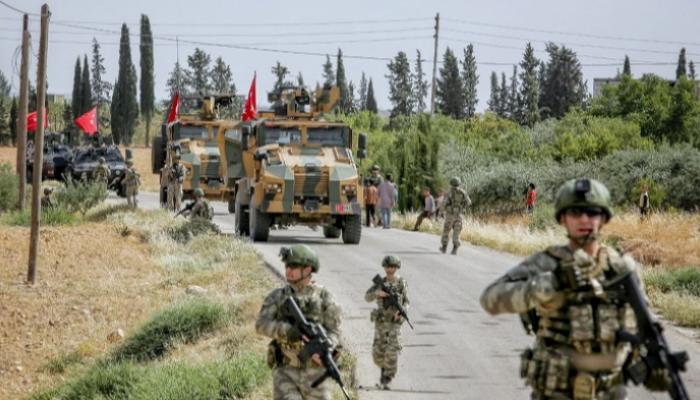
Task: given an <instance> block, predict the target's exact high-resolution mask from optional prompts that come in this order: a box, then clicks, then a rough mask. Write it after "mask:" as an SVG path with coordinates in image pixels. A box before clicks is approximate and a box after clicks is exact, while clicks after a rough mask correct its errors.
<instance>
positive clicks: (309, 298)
mask: <svg viewBox="0 0 700 400" xmlns="http://www.w3.org/2000/svg"><path fill="white" fill-rule="evenodd" d="M280 255H281V256H282V261H283V262H284V266H285V275H286V278H287V283H288V284H287V285H285V286H284V287H281V288H278V289H275V290H273V291H272V292H271V293H270V294H269V295H268V296H267V298H265V302H264V303H263V306H262V308H261V310H260V314H259V315H258V320H257V321H256V323H255V329H256V331H257V332H258V333H259V334H261V335H265V336H268V337H270V338H272V341H271V342H270V346H269V348H268V365H269V366H270V367H271V368H272V384H273V398H274V399H275V400H287V399H288V400H292V399H293V400H298V399H306V400H330V398H331V390H330V382H329V380H325V381H324V382H323V383H321V384H320V385H319V386H317V387H315V388H312V387H311V384H312V383H313V382H314V381H315V380H316V379H318V378H319V377H321V376H323V375H324V374H325V372H326V371H325V368H323V367H322V366H321V365H322V364H321V359H320V357H319V355H318V354H314V355H313V357H311V358H310V359H308V360H307V361H306V362H302V361H301V360H299V352H300V351H301V349H302V347H303V345H304V343H305V342H306V341H307V340H308V338H306V337H304V336H302V334H301V332H300V331H299V329H297V328H296V327H295V326H294V325H292V324H290V323H289V322H288V316H287V315H286V314H285V309H284V307H283V306H282V305H283V303H284V301H285V300H286V299H287V298H288V297H290V296H291V297H292V298H294V300H296V302H297V304H298V305H299V308H300V309H301V311H302V313H303V314H304V316H305V317H306V319H307V320H309V321H310V322H314V323H318V324H320V325H322V326H323V328H324V329H325V330H326V333H327V334H328V338H329V339H330V341H331V342H332V343H331V344H332V346H333V347H337V346H338V344H339V340H340V306H339V305H338V303H336V301H335V299H334V298H333V296H332V295H331V293H330V292H329V291H328V290H326V289H325V288H323V287H322V286H319V285H316V284H315V283H314V282H312V280H311V278H312V276H311V275H312V274H313V273H316V272H318V270H319V267H320V265H319V262H318V257H317V256H316V253H315V252H314V251H313V250H312V249H311V248H310V247H308V246H306V245H295V246H292V247H291V248H284V247H283V248H282V251H281V252H280Z"/></svg>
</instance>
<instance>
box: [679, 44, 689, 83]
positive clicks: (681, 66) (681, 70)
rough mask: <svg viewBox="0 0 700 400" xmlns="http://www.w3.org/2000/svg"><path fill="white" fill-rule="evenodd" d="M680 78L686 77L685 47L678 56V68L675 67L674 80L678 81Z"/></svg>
mask: <svg viewBox="0 0 700 400" xmlns="http://www.w3.org/2000/svg"><path fill="white" fill-rule="evenodd" d="M681 76H687V73H686V69H685V47H683V48H681V52H680V54H678V67H676V79H680V78H681Z"/></svg>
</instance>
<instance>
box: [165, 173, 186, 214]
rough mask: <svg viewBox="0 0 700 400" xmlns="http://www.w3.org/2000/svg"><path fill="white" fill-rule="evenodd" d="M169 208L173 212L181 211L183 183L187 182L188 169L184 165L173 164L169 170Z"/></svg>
mask: <svg viewBox="0 0 700 400" xmlns="http://www.w3.org/2000/svg"><path fill="white" fill-rule="evenodd" d="M167 172H168V207H169V208H170V209H171V210H175V211H179V210H180V202H181V201H182V182H184V180H185V174H186V173H187V168H185V166H184V165H182V164H180V163H179V162H178V163H173V165H172V166H171V167H170V168H168V170H167Z"/></svg>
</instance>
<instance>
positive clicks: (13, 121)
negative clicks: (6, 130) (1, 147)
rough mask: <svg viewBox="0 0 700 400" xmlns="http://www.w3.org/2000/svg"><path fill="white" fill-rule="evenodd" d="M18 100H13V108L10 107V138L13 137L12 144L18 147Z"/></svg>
mask: <svg viewBox="0 0 700 400" xmlns="http://www.w3.org/2000/svg"><path fill="white" fill-rule="evenodd" d="M18 113H19V111H18V110H17V98H15V97H13V98H12V106H10V136H11V137H12V144H13V145H15V146H17V114H18Z"/></svg>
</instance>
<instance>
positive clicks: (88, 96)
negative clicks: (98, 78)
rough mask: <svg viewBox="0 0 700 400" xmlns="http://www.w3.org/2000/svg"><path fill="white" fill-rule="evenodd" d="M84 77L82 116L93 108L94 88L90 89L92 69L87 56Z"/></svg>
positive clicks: (82, 81) (81, 103)
mask: <svg viewBox="0 0 700 400" xmlns="http://www.w3.org/2000/svg"><path fill="white" fill-rule="evenodd" d="M82 74H83V77H82V78H81V79H80V115H82V114H84V113H86V112H87V111H89V110H90V109H91V108H92V88H91V87H90V67H88V60H87V55H85V56H84V58H83V70H82Z"/></svg>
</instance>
